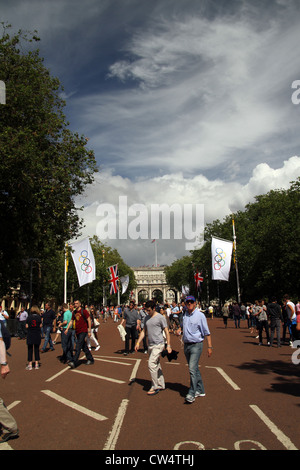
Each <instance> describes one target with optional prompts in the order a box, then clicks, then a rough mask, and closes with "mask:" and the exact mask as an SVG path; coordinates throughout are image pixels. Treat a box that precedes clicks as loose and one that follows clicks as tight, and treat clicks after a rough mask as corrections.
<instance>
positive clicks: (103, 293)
mask: <svg viewBox="0 0 300 470" xmlns="http://www.w3.org/2000/svg"><path fill="white" fill-rule="evenodd" d="M104 255H105V250H102V260H103V268H104ZM103 273H104V269H103ZM102 296H103V306H104V305H105V287H104V278H103V283H102Z"/></svg>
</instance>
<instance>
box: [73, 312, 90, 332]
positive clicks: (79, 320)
mask: <svg viewBox="0 0 300 470" xmlns="http://www.w3.org/2000/svg"><path fill="white" fill-rule="evenodd" d="M89 316H90V314H89V312H88V311H87V310H82V308H79V309H77V310H76V311H74V312H73V315H72V320H75V332H76V334H77V335H78V334H79V333H87V332H88V322H87V319H88V318H89ZM83 317H84V318H83Z"/></svg>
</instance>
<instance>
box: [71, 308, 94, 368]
mask: <svg viewBox="0 0 300 470" xmlns="http://www.w3.org/2000/svg"><path fill="white" fill-rule="evenodd" d="M74 306H75V309H74V311H73V314H72V319H71V321H70V322H69V325H68V327H67V330H66V331H67V332H68V331H69V329H70V328H71V326H72V324H73V321H75V332H76V338H77V341H76V351H75V355H74V358H73V360H72V361H70V362H69V366H70V367H71V369H75V367H77V366H78V365H79V355H80V352H81V350H82V351H83V352H84V354H85V356H86V358H87V362H86V365H91V364H94V358H93V356H92V354H91V352H90V350H89V348H88V345H87V342H86V339H87V337H88V336H89V337H90V336H91V327H92V325H91V317H90V314H89V312H88V311H87V310H85V309H83V308H82V307H81V302H80V301H79V300H76V301H75V302H74Z"/></svg>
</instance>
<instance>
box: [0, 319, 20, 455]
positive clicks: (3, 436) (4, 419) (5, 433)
mask: <svg viewBox="0 0 300 470" xmlns="http://www.w3.org/2000/svg"><path fill="white" fill-rule="evenodd" d="M0 368H1V377H2V379H5V378H6V377H7V375H8V374H9V373H10V368H9V365H8V363H7V359H6V347H5V342H4V339H3V336H2V326H1V322H0ZM18 436H19V430H18V425H17V422H16V420H15V418H14V417H13V416H12V414H11V413H10V412H9V411H8V409H7V408H6V406H5V404H4V401H3V398H1V397H0V444H1V443H4V442H7V441H8V440H9V439H15V438H17V437H18ZM0 450H1V446H0Z"/></svg>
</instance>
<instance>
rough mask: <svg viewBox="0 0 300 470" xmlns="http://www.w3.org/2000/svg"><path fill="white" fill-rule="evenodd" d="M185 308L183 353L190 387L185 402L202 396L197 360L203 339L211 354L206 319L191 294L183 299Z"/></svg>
mask: <svg viewBox="0 0 300 470" xmlns="http://www.w3.org/2000/svg"><path fill="white" fill-rule="evenodd" d="M185 302H186V306H187V310H186V312H185V313H184V316H183V342H184V354H185V357H186V360H187V363H188V367H189V373H190V388H189V391H188V394H187V395H186V397H185V401H186V402H187V403H193V402H194V401H195V398H196V397H204V396H205V390H204V385H203V381H202V377H201V374H200V370H199V360H200V356H201V354H202V350H203V342H204V339H205V338H206V339H207V344H208V346H207V347H208V351H207V354H208V357H210V356H211V355H212V343H211V335H210V331H209V328H208V324H207V320H206V317H205V315H204V313H202V312H201V311H200V310H199V309H197V308H196V300H195V297H193V296H187V297H186V299H185Z"/></svg>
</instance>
